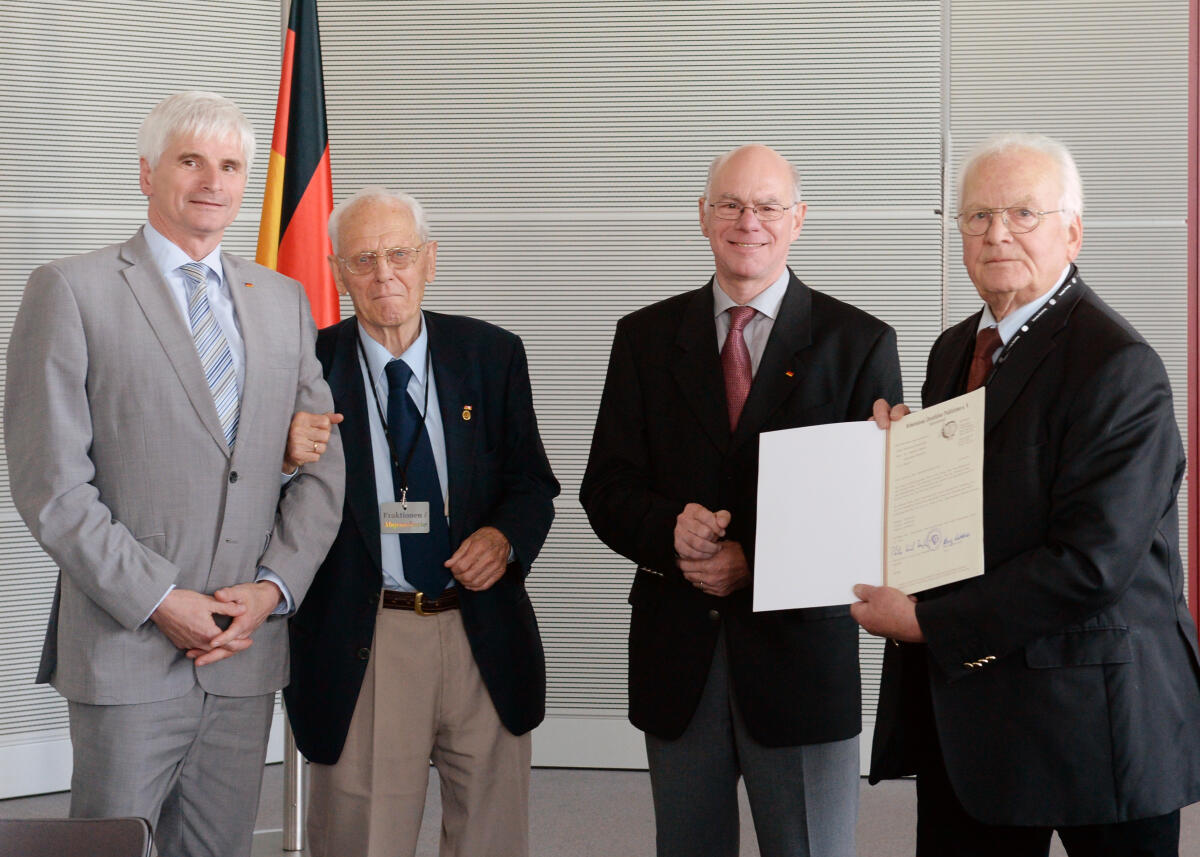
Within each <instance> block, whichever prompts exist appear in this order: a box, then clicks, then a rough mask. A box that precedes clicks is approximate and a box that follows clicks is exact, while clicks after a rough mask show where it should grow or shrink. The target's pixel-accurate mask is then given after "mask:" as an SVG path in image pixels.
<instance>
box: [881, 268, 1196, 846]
mask: <svg viewBox="0 0 1200 857" xmlns="http://www.w3.org/2000/svg"><path fill="white" fill-rule="evenodd" d="M1068 282H1069V284H1070V287H1069V288H1068V289H1067V291H1066V292H1065V293H1064V294H1063V295H1062V296H1060V297H1059V298H1057V300H1056V302H1055V305H1054V306H1053V307H1051V308H1050V309H1049V310H1048V311H1047V313H1046V314H1045V316H1044V317H1042V318H1041V319H1040V320H1039V321H1037V322H1036V323H1034V324H1033V325H1031V326H1030V328H1029V332H1028V333H1026V334H1025V335H1024V337H1023V338H1022V340H1021V341H1019V342H1017V343H1016V344H1015V346H1014V347H1013V349H1012V351H1011V353H1010V357H1009V359H1008V360H1007V361H1006V362H1004V363H1002V364H1001V365H1000V367H999V368H998V369H997V370H996V371H995V372H994V373H993V375H992V378H991V380H990V381H989V382H988V385H987V392H986V395H987V404H986V430H985V431H986V434H985V438H984V446H985V452H984V455H985V458H984V495H983V502H984V558H985V574H984V575H983V576H982V577H977V578H973V579H971V580H967V581H964V582H961V583H959V584H955V585H952V586H950V587H946V588H943V589H942V590H936V591H933V592H930V593H927V594H926V596H923V597H922V600H921V602H920V603H919V604H918V605H917V618H918V621H919V622H920V624H921V628H922V630H923V632H924V634H925V636H926V639H927V644H926V645H919V646H910V645H904V646H899V647H898V646H894V645H888V646H887V648H886V654H885V660H884V672H883V682H882V686H881V690H880V700H879V717H878V720H877V723H876V727H875V746H874V752H873V754H872V766H871V779H872V781H875V780H878V779H880V778H882V777H894V776H899V775H901V774H907V773H915V772H918V771H919V770H920V768H921V766H922V764H923V762H924V761H925V759H926V758H927V756H928V754H929V752H930V745H929V741H931V740H939V741H940V745H941V749H942V752H943V754H944V757H945V761H946V770H947V772H948V774H949V776H950V780H951V783H952V784H953V786H954V790H955V793H956V795H957V796H958V798H959V800H960V801H961V802H962V804H963V806H964V807H965V808H966V809H967V811H968V812H969V813H970V814H971V815H972V816H974V817H975V818H976V819H978V820H980V821H983V822H985V823H988V824H1005V825H1010V824H1021V825H1039V826H1072V825H1083V824H1104V823H1111V822H1118V821H1126V820H1131V819H1137V818H1145V817H1150V816H1156V815H1161V814H1163V813H1167V812H1170V811H1172V810H1174V809H1176V808H1178V807H1180V806H1183V805H1185V804H1188V803H1191V802H1192V801H1195V800H1197V798H1200V658H1198V656H1197V650H1196V629H1195V626H1194V624H1193V623H1192V620H1191V616H1190V614H1189V613H1188V611H1187V605H1186V603H1185V601H1184V596H1183V565H1182V563H1181V561H1180V556H1179V546H1178V541H1179V539H1178V524H1177V513H1176V506H1175V496H1176V493H1177V492H1178V489H1179V482H1180V478H1181V477H1182V475H1183V471H1184V455H1183V448H1182V446H1181V444H1180V440H1179V431H1178V429H1177V427H1176V424H1175V416H1174V412H1173V409H1172V404H1171V388H1170V385H1169V383H1168V380H1167V375H1166V372H1165V371H1164V369H1163V365H1162V362H1161V361H1160V360H1159V358H1158V355H1157V354H1155V353H1154V351H1153V350H1152V349H1151V348H1150V346H1149V345H1147V344H1146V342H1145V340H1143V339H1142V337H1141V336H1139V335H1138V333H1137V332H1136V331H1135V330H1133V328H1132V327H1130V326H1129V324H1128V323H1127V322H1126V321H1125V320H1124V319H1122V318H1121V317H1120V316H1119V315H1117V314H1116V313H1115V312H1113V310H1112V309H1110V308H1109V307H1108V306H1107V305H1105V304H1104V303H1103V302H1102V301H1101V300H1100V299H1099V298H1098V297H1096V295H1095V294H1094V293H1093V292H1092V291H1091V290H1090V289H1089V288H1088V287H1087V286H1086V285H1085V284H1084V283H1083V281H1082V279H1080V278H1079V277H1078V274H1077V272H1075V271H1074V270H1073V271H1072V272H1071V275H1070V277H1069V278H1068ZM978 323H979V315H978V314H976V315H974V316H972V317H971V318H968V319H967V320H966V321H964V322H962V323H961V324H958V325H956V326H954V327H952V328H950V329H949V330H947V331H945V332H944V333H943V334H942V336H941V337H940V338H939V339H938V340H937V342H936V343H935V344H934V346H933V351H932V352H931V353H930V355H929V367H928V374H927V377H926V381H925V388H924V394H923V397H922V398H923V400H924V403H925V404H926V405H933V404H936V403H938V402H942V401H945V400H946V399H949V398H952V397H953V396H955V395H958V394H959V393H960V392H961V391H962V390H963V389H964V386H965V380H966V373H967V365H968V364H969V362H970V356H971V352H972V350H973V344H974V338H975V331H976V328H977V326H978ZM989 657H990V658H993V659H992V660H987V658H989ZM934 725H936V739H935V738H934V737H933V734H934V733H933V729H932V728H931V727H932V726H934Z"/></svg>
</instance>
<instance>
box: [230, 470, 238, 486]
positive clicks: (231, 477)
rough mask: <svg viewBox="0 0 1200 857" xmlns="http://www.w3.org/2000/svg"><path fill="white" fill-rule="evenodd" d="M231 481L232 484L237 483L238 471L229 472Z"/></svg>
mask: <svg viewBox="0 0 1200 857" xmlns="http://www.w3.org/2000/svg"><path fill="white" fill-rule="evenodd" d="M229 481H230V482H231V483H233V482H237V471H236V470H231V471H229Z"/></svg>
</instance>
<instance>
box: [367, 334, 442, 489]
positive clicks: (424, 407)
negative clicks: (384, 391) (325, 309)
mask: <svg viewBox="0 0 1200 857" xmlns="http://www.w3.org/2000/svg"><path fill="white" fill-rule="evenodd" d="M357 342H358V353H359V354H360V355H362V360H363V365H364V366H366V367H367V375H368V377H370V375H371V364H370V362H369V361H368V360H367V350H366V349H365V348H363V344H362V337H361V336H359V337H357ZM431 352H432V349H431V348H430V347H429V344H428V343H426V345H425V387H424V393H425V396H424V398H425V401H424V402H423V403H422V404H421V428H420V429H419V430H418V431H417V434H416V436H415V437H414V438H413V441H412V444H411V445H410V446H409V447H408V455H406V456H404V467H403V468H401V467H400V456H399V455H398V454H397V452H396V441H395V440H394V439H393V438H392V433H391V432H390V431H389V430H388V424H387V417H386V416H384V413H383V403H382V402H380V401H379V391H378V390H376V389H375V379H374V378H370V381H371V384H370V387H371V396H372V398H374V399H375V409H376V410H377V411H378V412H379V422H380V424H381V425H382V426H383V436H384V438H385V439H386V440H387V445H388V452H390V453H391V456H392V469H393V470H399V471H400V482H401V486H400V492H401V496H400V501H401V502H402V503H406V502H407V500H408V466H409V465H410V464H412V459H413V455H414V454H415V453H416V451H417V445H418V444H419V443H420V442H421V434H422V432H424V431H425V430H426V429H425V416H426V414H428V413H429V384H430V382H431V381H432V380H433V378H432V375H433V356H432V353H431ZM389 386H390V385H389ZM403 392H404V395H405V396H407V395H408V390H407V389H405V390H404V391H403ZM389 395H390V394H389Z"/></svg>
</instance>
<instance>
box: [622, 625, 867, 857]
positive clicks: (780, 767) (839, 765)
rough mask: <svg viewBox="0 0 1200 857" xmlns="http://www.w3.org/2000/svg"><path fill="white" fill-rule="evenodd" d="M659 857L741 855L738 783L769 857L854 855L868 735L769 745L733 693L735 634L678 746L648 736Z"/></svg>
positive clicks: (718, 654)
mask: <svg viewBox="0 0 1200 857" xmlns="http://www.w3.org/2000/svg"><path fill="white" fill-rule="evenodd" d="M646 754H647V756H648V757H649V760H650V786H651V791H652V792H653V795H654V822H655V827H656V836H657V841H658V857H737V853H738V847H739V841H740V833H739V819H738V798H737V781H738V777H739V776H741V777H742V778H744V779H745V782H746V793H747V795H748V796H749V798H750V810H751V813H752V814H753V817H754V831H755V834H756V835H757V837H758V847H759V851H760V853H761V854H762V857H854V855H855V848H854V827H855V823H856V821H857V819H858V790H859V745H858V736H855V737H853V738H847V739H845V740H843V741H830V742H828V743H824V744H803V745H800V746H796V747H764V746H763V745H762V744H759V743H758V742H757V741H755V740H754V739H753V738H752V737H750V734H749V733H748V732H747V731H746V725H745V723H744V722H743V721H742V717H741V715H740V714H739V712H738V710H737V703H736V702H735V700H734V697H733V694H732V693H731V688H730V683H729V666H728V661H727V659H726V655H725V635H724V633H723V632H722V634H721V636H720V637H719V638H718V640H717V646H716V649H715V651H714V654H713V661H712V666H711V667H710V668H709V673H708V681H707V683H706V684H705V686H704V693H703V695H702V696H701V698H700V704H699V705H698V706H697V708H696V713H695V714H694V715H693V716H692V720H691V722H690V723H689V724H688V727H687V729H686V730H685V731H684V733H683V735H681V736H680V737H679V738H678V739H676V740H674V741H664V740H663V739H661V738H656V737H654V736H653V735H650V734H649V733H647V734H646Z"/></svg>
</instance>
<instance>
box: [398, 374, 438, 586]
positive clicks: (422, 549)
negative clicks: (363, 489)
mask: <svg viewBox="0 0 1200 857" xmlns="http://www.w3.org/2000/svg"><path fill="white" fill-rule="evenodd" d="M385 371H386V372H387V379H388V406H387V420H388V431H389V432H390V433H391V435H392V442H393V444H394V445H395V453H396V456H397V457H398V458H399V467H397V466H396V460H395V459H393V466H392V485H393V487H394V489H395V492H396V499H397V500H399V499H400V496H401V494H400V489H401V488H402V487H404V479H403V474H402V473H401V468H403V467H404V459H405V457H406V456H408V453H409V450H410V449H412V446H413V443H414V439H415V442H416V445H417V448H416V449H415V450H413V453H412V459H411V461H410V462H409V464H408V474H407V475H408V502H409V503H412V502H414V501H420V500H425V501H428V503H429V532H428V533H410V534H408V535H401V536H400V556H401V558H402V559H403V560H404V577H405V579H406V580H408V582H409V583H411V584H412V585H413V586H415V587H416V589H417V591H418V592H423V593H425V595H426V596H428V597H429V598H437V597H438V596H440V595H441V594H442V590H444V589H445V588H446V584H447V583H449V582H450V570H449V569H447V568H446V566H445V565H444V563H445V562H446V560H448V559H449V558H450V530H449V528H448V527H447V526H446V515H445V503H444V501H443V500H442V485H441V482H439V481H438V474H437V466H436V465H435V464H434V462H433V447H432V446H431V445H430V443H429V432H428V431H425V430H424V429H425V421H424V419H423V418H422V415H421V412H420V410H418V409H417V403H416V402H414V401H413V400H412V397H411V396H409V395H408V380H409V378H411V377H412V369H410V368H408V364H407V363H405V362H404V361H403V360H392V361H390V362H389V363H388V364H387V367H386V369H385ZM430 380H431V379H429V378H426V379H425V383H426V384H428V383H429V382H430Z"/></svg>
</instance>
